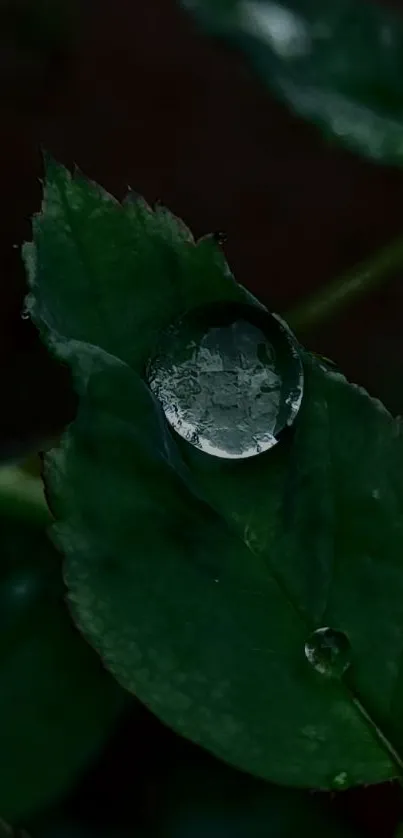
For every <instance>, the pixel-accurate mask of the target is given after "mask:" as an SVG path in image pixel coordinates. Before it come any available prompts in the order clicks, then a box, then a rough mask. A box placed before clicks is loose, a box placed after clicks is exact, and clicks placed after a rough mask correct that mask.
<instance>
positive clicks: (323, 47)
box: [180, 0, 403, 165]
mask: <svg viewBox="0 0 403 838" xmlns="http://www.w3.org/2000/svg"><path fill="white" fill-rule="evenodd" d="M180 2H181V5H182V6H183V7H184V8H186V9H187V10H189V12H191V13H192V14H193V15H194V16H195V18H196V20H197V21H198V22H200V24H201V25H202V26H203V28H205V29H206V30H207V31H208V32H210V33H212V34H213V35H218V36H220V37H224V38H227V39H228V40H229V41H230V42H231V43H233V44H234V45H235V46H237V47H240V48H241V49H242V50H243V51H244V52H245V54H246V55H247V56H248V58H249V59H250V61H251V62H252V64H253V66H254V67H255V68H256V70H257V71H258V73H259V74H260V76H261V77H262V79H263V80H264V81H265V82H266V83H267V84H268V85H269V86H270V88H271V89H272V90H273V91H274V92H275V93H276V95H277V96H278V97H279V98H281V99H283V100H285V101H286V102H287V103H288V104H289V105H290V106H291V107H292V108H293V109H294V110H295V111H296V112H297V113H298V114H300V115H301V116H302V117H304V118H306V119H309V120H311V121H313V122H315V123H317V124H318V125H319V126H320V127H321V128H322V130H323V131H324V132H325V133H326V135H328V136H330V137H334V138H335V139H336V140H337V141H338V142H340V143H343V144H344V145H346V146H348V147H349V148H350V149H352V150H353V151H358V152H360V153H361V154H364V155H366V156H367V157H371V158H373V159H375V160H378V161H381V162H384V163H389V164H390V163H392V164H397V165H401V164H402V161H403V90H402V84H401V79H402V76H403V19H402V18H401V17H400V16H399V15H398V14H396V13H394V12H393V11H392V10H388V9H385V8H381V7H380V4H379V5H377V4H376V3H374V2H371V0H368V2H367V1H366V0H279V2H271V0H180Z"/></svg>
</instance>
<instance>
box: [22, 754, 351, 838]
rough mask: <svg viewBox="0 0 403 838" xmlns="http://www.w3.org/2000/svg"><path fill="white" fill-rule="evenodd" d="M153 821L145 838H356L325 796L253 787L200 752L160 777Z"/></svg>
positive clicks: (253, 783) (254, 782)
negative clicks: (305, 837)
mask: <svg viewBox="0 0 403 838" xmlns="http://www.w3.org/2000/svg"><path fill="white" fill-rule="evenodd" d="M158 791H159V794H158ZM154 821H155V822H154V823H153V824H152V825H151V827H150V830H149V833H147V836H146V838H269V836H273V838H295V836H312V838H313V836H321V838H353V836H355V838H358V836H359V835H361V832H360V833H358V832H356V831H355V830H353V829H352V828H351V827H350V826H349V825H348V824H347V823H346V821H345V820H344V819H342V818H341V817H340V815H339V813H338V812H337V808H336V806H335V805H333V802H332V801H330V800H329V799H328V797H327V796H325V795H321V794H310V793H307V792H300V791H295V790H293V789H284V788H281V787H279V786H274V785H271V784H270V783H265V782H262V781H258V780H256V779H255V778H252V777H250V776H248V775H246V774H242V773H240V772H237V771H234V770H233V769H231V768H229V767H228V766H226V765H224V764H223V763H220V762H219V761H218V760H213V759H212V758H211V757H210V756H209V755H208V754H205V753H203V752H201V753H199V754H198V756H197V759H193V760H192V758H191V757H190V758H189V754H188V753H187V752H185V759H182V760H181V759H180V758H179V759H176V760H174V761H173V764H171V765H170V766H169V770H166V772H165V773H164V774H163V775H162V776H161V778H160V784H159V788H158V790H157V806H156V809H155V815H154ZM33 838H37V836H33ZM38 838H42V836H38ZM49 838H50V837H49Z"/></svg>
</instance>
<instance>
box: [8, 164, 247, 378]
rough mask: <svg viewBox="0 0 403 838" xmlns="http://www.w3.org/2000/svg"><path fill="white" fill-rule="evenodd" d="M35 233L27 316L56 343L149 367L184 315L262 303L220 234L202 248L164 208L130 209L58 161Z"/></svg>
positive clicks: (51, 168) (134, 204)
mask: <svg viewBox="0 0 403 838" xmlns="http://www.w3.org/2000/svg"><path fill="white" fill-rule="evenodd" d="M129 196H130V193H129ZM33 230H34V243H29V244H26V245H24V259H25V263H26V266H27V269H28V274H29V279H30V285H31V290H32V294H31V295H30V297H29V299H28V300H27V309H28V310H29V311H30V313H31V316H32V318H33V320H34V321H35V322H36V323H38V325H39V326H40V329H41V331H42V333H43V334H45V332H46V336H47V340H48V342H49V343H50V344H52V343H54V341H55V340H57V336H67V337H69V338H74V339H76V340H82V341H85V342H88V343H93V344H94V345H97V346H101V347H102V348H103V349H105V350H106V351H107V352H110V353H111V354H112V355H116V356H117V357H119V358H122V360H124V361H127V362H128V363H129V364H131V365H132V366H134V367H135V368H137V369H142V367H143V366H144V364H145V363H146V361H147V360H148V357H149V354H150V347H151V346H152V343H153V341H154V340H155V339H156V338H157V337H158V335H159V332H160V329H161V328H162V327H163V326H166V325H167V324H168V323H170V321H171V319H172V318H174V317H176V316H177V315H178V314H179V313H180V312H181V311H185V310H186V309H187V308H189V307H192V308H193V306H195V305H197V304H200V305H201V304H203V303H210V302H214V301H215V300H222V299H229V300H231V299H232V300H238V301H239V300H240V301H245V300H250V299H254V298H252V297H251V295H250V294H248V292H247V291H246V290H245V289H243V288H241V286H239V285H237V283H236V282H235V280H234V278H233V277H232V275H231V273H230V271H229V268H228V265H227V263H226V261H225V258H224V256H223V253H222V251H221V250H220V248H219V247H218V245H217V243H216V241H215V239H214V238H213V237H210V236H209V237H206V238H203V239H201V240H200V241H198V242H197V243H195V242H194V240H193V237H192V234H191V233H190V231H189V230H188V229H187V228H186V227H185V225H184V224H183V222H182V221H180V220H179V219H176V218H175V217H174V216H173V215H171V214H170V213H169V212H168V211H167V210H166V209H165V208H164V207H160V206H159V207H157V208H156V209H155V211H154V212H153V211H152V210H151V209H150V208H149V207H148V206H147V204H146V203H145V202H144V201H143V200H142V199H141V198H136V199H135V200H131V199H128V200H127V201H126V202H125V203H124V205H123V206H122V204H120V203H119V202H118V201H116V200H115V199H114V198H113V197H112V196H111V195H108V193H106V192H105V191H104V190H103V189H101V187H99V186H98V185H97V184H95V183H92V182H90V181H88V180H87V179H86V178H85V177H84V176H83V175H81V174H79V173H76V175H75V177H74V179H72V178H71V175H70V173H69V172H68V171H67V170H66V169H65V168H63V167H62V166H59V165H58V164H57V163H55V162H54V161H53V160H48V162H47V178H46V181H45V184H44V199H43V206H42V214H40V215H38V216H36V217H35V218H34V221H33ZM145 299H147V300H148V301H149V305H144V303H143V302H141V303H140V304H139V301H140V300H141V301H143V300H145Z"/></svg>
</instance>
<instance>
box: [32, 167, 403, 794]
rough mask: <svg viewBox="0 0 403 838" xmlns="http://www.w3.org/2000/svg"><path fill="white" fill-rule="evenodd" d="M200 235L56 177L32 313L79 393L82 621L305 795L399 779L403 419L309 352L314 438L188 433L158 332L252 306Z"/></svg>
mask: <svg viewBox="0 0 403 838" xmlns="http://www.w3.org/2000/svg"><path fill="white" fill-rule="evenodd" d="M49 196H50V197H49ZM133 207H134V208H133ZM139 208H140V209H139ZM138 212H140V215H138V214H137V213H138ZM125 213H128V215H127V216H126V214H125ZM133 213H134V215H133ZM144 213H145V215H144V216H143V214H144ZM144 218H146V221H147V225H148V226H146V227H145V226H144V223H145V222H144ZM119 219H120V220H122V225H123V229H124V230H126V236H127V238H126V240H125V241H126V245H125V246H124V244H125V242H124V241H123V242H121V240H120V235H121V233H120V225H119ZM128 219H130V223H129V220H128ZM157 222H158V224H157ZM125 225H128V226H125ZM155 225H157V226H155ZM158 225H159V226H158ZM129 230H130V231H131V232H130V235H129ZM183 230H184V228H183V227H182V226H180V225H178V223H177V222H176V221H175V220H174V219H173V218H172V216H170V215H169V214H168V213H167V212H166V211H164V213H163V215H161V213H160V211H158V213H157V214H156V215H154V214H153V213H152V212H151V211H150V210H149V209H148V208H146V207H145V206H144V205H143V204H141V203H139V202H138V201H137V202H136V203H135V204H134V205H132V204H130V205H129V207H128V209H125V208H122V207H121V206H120V205H119V204H117V203H115V202H113V201H112V200H110V199H109V198H108V196H106V195H105V194H101V193H99V192H98V193H97V191H96V189H95V188H94V187H93V186H92V185H91V184H89V183H88V182H87V181H84V180H83V179H82V178H79V179H78V180H77V181H74V180H70V179H69V177H68V175H67V174H66V173H65V171H64V170H62V169H58V168H57V167H56V164H52V165H51V168H50V170H48V182H47V201H46V202H45V205H44V210H43V214H42V216H40V217H39V218H38V219H37V220H36V222H35V228H34V236H35V245H31V246H30V249H29V251H28V252H27V258H28V262H29V269H30V283H31V298H30V301H29V308H30V311H31V312H32V315H33V317H34V319H35V321H36V323H37V324H38V326H39V328H40V329H41V332H42V335H43V337H44V338H45V340H46V341H47V342H48V344H49V345H50V346H51V347H52V349H53V351H55V352H56V354H58V356H59V357H60V358H61V359H63V360H64V361H65V362H67V363H68V364H69V365H70V366H71V367H72V369H73V373H74V376H75V383H76V388H77V392H78V395H79V410H78V416H77V419H76V421H75V422H74V423H73V424H72V425H71V426H70V428H69V430H68V432H67V434H66V435H65V437H64V440H63V442H62V445H61V447H60V449H57V450H55V451H54V452H53V453H52V454H51V455H50V456H49V457H48V458H47V481H48V490H49V493H50V497H51V500H52V505H53V511H54V513H55V516H56V519H57V524H56V526H55V530H54V534H55V537H56V539H57V542H58V544H60V546H61V547H62V549H63V551H64V552H65V554H66V579H67V583H68V587H69V593H70V599H71V602H72V604H73V608H74V614H75V618H76V620H77V623H78V625H79V626H80V628H81V629H82V630H83V632H84V634H85V635H86V636H87V638H89V639H90V641H91V643H92V644H93V645H94V646H95V647H96V649H97V650H98V651H99V652H100V654H101V655H102V657H103V659H104V661H105V662H106V664H107V666H108V667H109V669H110V670H111V671H112V672H113V673H114V674H115V676H116V677H117V679H118V680H119V681H120V682H121V683H122V684H123V685H124V686H125V687H126V688H128V689H129V690H131V691H132V692H133V693H135V694H136V695H137V696H138V697H139V698H140V699H141V700H142V701H143V702H144V703H145V704H147V705H148V706H149V707H150V708H151V709H152V710H153V711H154V712H155V713H156V714H158V715H159V716H160V718H161V719H163V720H164V721H165V722H167V723H168V724H169V725H171V726H172V727H173V728H174V729H176V730H177V731H179V732H180V733H182V734H184V735H185V736H188V737H189V738H191V739H194V740H195V741H197V742H200V743H201V744H202V745H203V746H205V747H206V748H208V749H210V750H211V751H212V752H213V753H215V754H216V755H218V756H220V757H222V758H223V759H224V760H226V761H228V762H231V763H233V764H234V765H236V766H238V767H241V768H243V769H245V770H248V771H250V772H251V773H254V774H258V775H261V776H263V777H265V778H266V779H269V780H272V781H276V782H279V783H284V784H289V785H295V786H313V787H320V788H337V789H339V788H345V787H347V786H350V785H354V784H359V783H367V782H368V783H370V782H377V781H382V780H386V779H388V778H389V777H392V776H396V774H397V773H399V772H400V768H401V764H402V754H403V741H402V733H403V732H402V711H401V707H402V676H401V659H402V648H403V616H402V609H401V600H402V595H403V566H402V561H401V556H402V549H401V548H402V538H403V523H402V501H403V484H402V474H403V469H402V465H403V462H402V457H403V448H402V445H403V443H402V435H401V425H400V423H399V422H398V421H396V420H394V419H393V418H392V417H391V416H390V415H389V414H388V413H387V411H386V410H385V409H384V408H383V407H382V405H380V404H379V403H378V402H375V401H374V400H372V399H370V398H369V397H368V396H367V395H366V394H365V393H364V392H363V391H361V390H360V389H359V388H356V387H354V386H352V385H349V384H348V383H347V382H346V381H345V379H343V377H342V376H340V375H338V374H335V373H334V372H332V371H329V370H328V369H327V367H326V366H324V365H323V364H322V363H320V362H318V361H316V360H315V359H314V358H313V357H312V356H310V355H309V354H308V353H305V354H304V366H305V376H306V392H305V396H304V399H303V402H302V407H301V409H300V413H299V415H298V418H297V420H296V422H295V426H294V428H295V432H293V433H289V434H288V436H287V437H285V438H284V439H283V440H282V442H281V444H279V445H277V446H276V448H275V449H273V450H272V451H268V452H267V453H266V454H264V455H259V456H258V457H255V458H252V459H253V460H254V462H251V461H247V460H246V461H244V462H240V463H228V462H227V463H224V461H221V460H219V459H217V458H214V457H210V456H208V455H205V454H203V453H201V452H198V451H197V450H196V449H195V448H193V447H192V446H189V445H187V444H186V443H185V442H183V441H181V440H179V439H178V438H176V437H174V436H173V435H172V432H171V431H170V430H169V428H168V425H167V422H166V420H165V417H164V415H163V413H162V410H161V407H160V405H159V403H158V402H157V401H156V400H155V398H154V397H153V395H152V394H151V392H150V390H149V389H148V387H147V386H146V383H145V381H144V378H143V377H142V374H143V372H144V370H143V367H144V361H145V359H146V357H147V356H148V355H149V354H151V352H152V350H153V348H154V343H155V339H156V335H157V333H158V330H159V329H161V328H162V327H163V326H165V325H168V324H169V322H170V321H171V318H172V316H173V314H174V309H175V307H176V308H177V310H176V312H175V314H176V316H178V315H179V314H180V313H181V311H183V309H184V308H190V307H191V306H192V300H193V299H194V302H195V305H199V304H200V302H201V301H208V302H211V301H212V300H214V299H216V300H225V299H227V296H226V295H227V293H228V299H229V300H233V299H234V298H242V297H244V296H245V295H246V292H244V289H242V288H241V287H238V286H236V283H235V282H234V280H233V278H232V276H231V275H230V273H229V271H228V268H227V266H226V264H225V262H224V260H223V259H222V257H220V258H219V261H217V259H218V257H217V259H216V258H214V259H212V256H213V255H214V254H215V253H216V249H214V248H212V244H211V242H209V241H206V240H205V241H204V243H202V244H201V245H200V244H199V245H195V244H194V243H192V242H191V241H189V237H188V234H186V236H185V234H184V232H183ZM131 240H132V244H130V242H131ZM114 243H115V247H114ZM206 247H207V248H208V250H207V253H208V254H209V258H208V260H207V262H206V261H205V256H206V250H205V248H206ZM199 248H200V250H199ZM139 253H141V254H142V256H141V259H140V261H139V256H138V254H139ZM159 254H161V258H159ZM112 256H113V265H114V271H112V270H111V269H110V267H111V266H110V264H109V262H108V260H110V259H111V258H112ZM148 259H150V263H149V270H147V260H148ZM211 259H212V261H211ZM183 260H185V261H183ZM198 260H200V261H201V265H202V269H201V268H196V263H197V262H198ZM108 265H109V270H108V269H107V267H108ZM94 266H95V267H94ZM119 266H120V269H119ZM182 268H183V269H182ZM135 324H137V325H136V327H135ZM84 337H87V338H88V342H85V343H84V342H83V340H82V339H83V338H84ZM100 347H101V348H100ZM105 349H107V350H108V352H105ZM127 362H129V363H127ZM129 364H130V365H129ZM323 627H330V628H331V629H332V631H333V636H336V637H340V636H344V635H345V636H346V638H347V640H348V643H349V644H350V645H351V662H350V661H349V664H350V663H351V665H349V668H348V670H347V671H346V672H345V667H344V666H343V667H341V668H340V667H338V668H337V674H338V677H331V678H327V677H323V675H322V674H321V673H320V672H319V671H317V669H315V667H314V666H312V665H311V663H310V662H309V660H308V658H307V657H306V654H305V649H306V642H307V640H308V639H309V638H310V637H311V634H312V632H314V631H317V630H318V629H320V628H323ZM338 633H339V634H338ZM343 672H345V674H344V675H343V677H341V675H342V674H343ZM379 684H382V690H380V689H379Z"/></svg>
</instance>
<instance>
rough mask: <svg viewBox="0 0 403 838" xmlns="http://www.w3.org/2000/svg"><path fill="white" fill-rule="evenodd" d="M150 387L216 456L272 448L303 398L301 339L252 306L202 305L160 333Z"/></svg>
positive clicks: (182, 427)
mask: <svg viewBox="0 0 403 838" xmlns="http://www.w3.org/2000/svg"><path fill="white" fill-rule="evenodd" d="M146 376H147V380H148V383H149V386H150V389H151V390H152V392H153V393H154V395H155V396H156V397H157V399H158V400H159V401H160V403H161V405H162V408H163V410H164V413H165V416H166V418H167V420H168V422H169V423H170V425H171V426H172V427H173V428H174V429H175V431H176V432H177V433H178V434H179V435H180V436H182V437H183V438H184V439H185V440H186V441H187V442H189V443H191V444H192V445H194V446H196V447H197V448H199V449H201V450H202V451H204V452H206V453H208V454H212V455H214V456H217V457H224V458H245V457H251V456H254V455H256V454H260V453H262V452H264V451H267V450H268V449H269V448H271V447H272V446H273V445H275V443H276V442H277V441H278V436H279V434H280V433H281V431H282V430H283V429H284V428H285V427H286V426H287V425H291V424H292V422H293V421H294V419H295V417H296V415H297V413H298V410H299V407H300V404H301V400H302V393H303V369H302V362H301V358H300V354H299V351H298V344H297V342H296V340H295V338H294V336H293V335H292V333H291V332H290V330H289V329H288V327H287V325H286V324H285V323H283V322H282V321H281V320H280V318H278V317H277V316H276V315H273V314H270V313H269V312H267V311H265V310H264V309H263V308H258V307H257V306H254V305H243V304H234V303H230V304H228V303H225V304H222V303H220V304H215V305H209V306H203V307H200V308H197V309H194V310H193V311H190V312H187V313H186V314H185V315H184V316H183V317H181V318H180V319H179V320H177V321H176V322H175V323H173V324H171V325H170V326H169V327H168V328H167V329H166V330H165V331H164V332H163V334H162V335H161V336H160V338H159V340H158V344H157V347H156V350H155V352H154V353H153V356H152V358H151V360H150V361H149V363H148V365H147V368H146Z"/></svg>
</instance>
